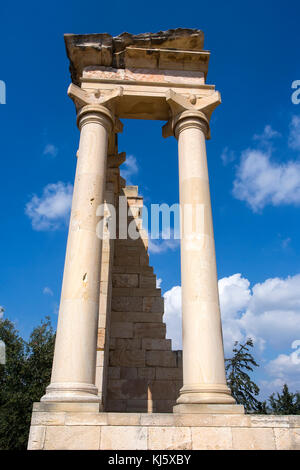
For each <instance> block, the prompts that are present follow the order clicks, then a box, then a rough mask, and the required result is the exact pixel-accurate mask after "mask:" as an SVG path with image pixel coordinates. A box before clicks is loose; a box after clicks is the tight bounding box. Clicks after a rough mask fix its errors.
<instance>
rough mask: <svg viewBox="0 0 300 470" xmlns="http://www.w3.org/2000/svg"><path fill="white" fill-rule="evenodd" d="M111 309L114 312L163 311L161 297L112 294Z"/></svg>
mask: <svg viewBox="0 0 300 470" xmlns="http://www.w3.org/2000/svg"><path fill="white" fill-rule="evenodd" d="M111 309H112V311H114V312H132V313H133V312H144V313H147V312H148V313H164V299H163V298H162V297H154V296H151V297H149V296H147V297H139V296H135V297H133V296H118V297H116V296H114V295H113V296H112V300H111Z"/></svg>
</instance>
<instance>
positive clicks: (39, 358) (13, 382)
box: [0, 317, 55, 450]
mask: <svg viewBox="0 0 300 470" xmlns="http://www.w3.org/2000/svg"><path fill="white" fill-rule="evenodd" d="M0 339H1V340H2V341H3V342H4V343H5V346H6V363H5V365H2V364H0V449H1V450H23V449H26V446H27V440H28V432H29V427H30V418H31V411H32V403H33V402H34V401H39V400H40V398H41V396H42V395H43V393H44V392H45V387H46V386H47V385H48V384H49V382H50V374H51V366H52V357H53V350H54V340H55V334H54V331H53V328H52V326H51V323H50V319H49V318H48V317H47V318H46V319H45V321H42V322H41V324H40V325H39V326H37V327H36V328H35V329H34V330H33V331H32V333H31V336H30V338H29V341H28V342H25V341H24V340H23V339H22V338H21V337H20V335H19V333H18V331H17V330H16V328H15V326H14V324H13V323H12V322H11V321H9V320H7V319H0Z"/></svg>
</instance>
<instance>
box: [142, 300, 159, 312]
mask: <svg viewBox="0 0 300 470" xmlns="http://www.w3.org/2000/svg"><path fill="white" fill-rule="evenodd" d="M142 311H143V312H152V313H163V312H164V299H163V298H162V297H144V298H143V308H142Z"/></svg>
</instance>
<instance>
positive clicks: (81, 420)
mask: <svg viewBox="0 0 300 470" xmlns="http://www.w3.org/2000/svg"><path fill="white" fill-rule="evenodd" d="M65 424H66V426H103V425H107V424H108V418H107V413H67V414H66V420H65Z"/></svg>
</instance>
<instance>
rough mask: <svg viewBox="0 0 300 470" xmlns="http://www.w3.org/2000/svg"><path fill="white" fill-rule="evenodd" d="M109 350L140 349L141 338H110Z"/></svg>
mask: <svg viewBox="0 0 300 470" xmlns="http://www.w3.org/2000/svg"><path fill="white" fill-rule="evenodd" d="M109 349H110V350H111V351H113V350H114V349H123V350H134V349H142V339H141V338H110V341H109Z"/></svg>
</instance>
